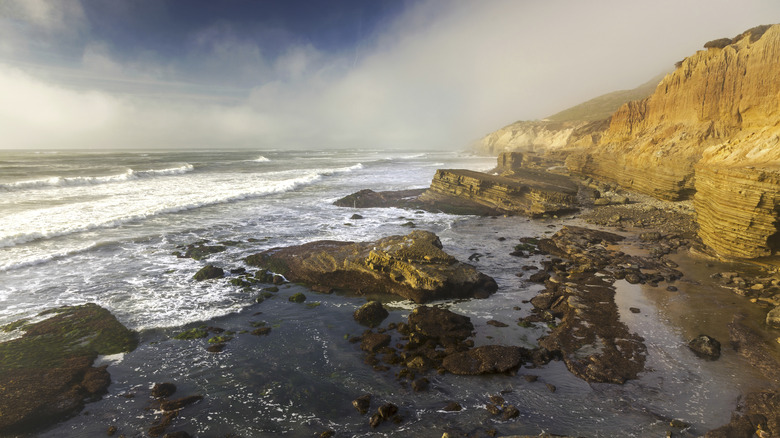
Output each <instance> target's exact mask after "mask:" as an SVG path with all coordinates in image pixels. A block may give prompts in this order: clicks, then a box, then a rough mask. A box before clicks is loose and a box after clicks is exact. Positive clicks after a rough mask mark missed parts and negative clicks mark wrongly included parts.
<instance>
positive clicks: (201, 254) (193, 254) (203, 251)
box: [184, 245, 227, 260]
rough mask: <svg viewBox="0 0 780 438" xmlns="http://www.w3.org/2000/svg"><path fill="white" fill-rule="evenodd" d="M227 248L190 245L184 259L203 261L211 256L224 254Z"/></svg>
mask: <svg viewBox="0 0 780 438" xmlns="http://www.w3.org/2000/svg"><path fill="white" fill-rule="evenodd" d="M226 249H227V248H226V247H224V246H216V245H215V246H208V245H190V246H189V247H187V251H186V252H185V253H184V257H190V258H192V259H195V260H202V259H204V258H206V257H207V256H208V255H209V254H214V253H218V252H223V251H225V250H226Z"/></svg>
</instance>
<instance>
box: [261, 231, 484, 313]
mask: <svg viewBox="0 0 780 438" xmlns="http://www.w3.org/2000/svg"><path fill="white" fill-rule="evenodd" d="M246 263H247V264H249V265H251V266H257V267H260V268H262V269H266V270H270V271H272V272H275V273H277V274H281V275H283V276H285V277H286V278H287V280H289V281H293V282H303V283H307V284H310V285H314V286H325V287H330V288H336V289H343V290H348V291H352V292H356V293H358V294H367V293H391V294H396V295H399V296H401V297H404V298H407V299H410V300H412V301H414V302H417V303H425V302H429V301H433V300H438V299H445V298H473V297H483V298H484V297H487V296H488V295H489V294H491V293H493V292H495V291H496V289H497V288H498V286H497V285H496V282H495V281H494V280H493V279H492V278H491V277H488V276H487V275H485V274H482V273H481V272H479V271H477V270H476V269H475V268H474V267H473V266H471V265H467V264H464V263H460V262H458V261H457V260H456V259H455V258H454V257H452V256H450V255H449V254H447V253H446V252H444V251H443V250H442V244H441V241H440V240H439V238H438V237H437V236H436V235H435V234H433V233H431V232H428V231H413V232H411V233H409V234H407V235H406V236H390V237H386V238H383V239H380V240H377V241H375V242H357V243H356V242H337V241H317V242H310V243H307V244H304V245H298V246H291V247H286V248H273V249H269V250H267V251H263V252H262V253H259V254H255V255H253V256H250V257H248V258H247V259H246Z"/></svg>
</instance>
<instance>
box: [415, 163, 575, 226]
mask: <svg viewBox="0 0 780 438" xmlns="http://www.w3.org/2000/svg"><path fill="white" fill-rule="evenodd" d="M577 191H578V188H577V185H576V184H574V183H573V182H572V181H571V180H569V178H568V177H565V176H563V175H557V174H553V173H549V172H545V171H542V170H534V169H522V168H516V167H515V168H513V171H512V172H511V177H509V176H498V175H489V174H486V173H481V172H475V171H472V170H464V169H439V170H437V171H436V175H435V176H434V177H433V181H432V182H431V187H430V189H428V191H426V192H425V193H423V194H422V195H421V196H420V199H421V200H423V201H428V202H447V199H448V198H449V199H466V200H469V201H472V202H475V203H477V204H481V205H484V206H487V207H490V208H492V209H495V210H498V211H500V212H504V213H510V214H522V215H527V216H532V217H535V216H541V215H544V214H559V213H565V212H571V211H574V210H576V206H577Z"/></svg>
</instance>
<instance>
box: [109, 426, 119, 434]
mask: <svg viewBox="0 0 780 438" xmlns="http://www.w3.org/2000/svg"><path fill="white" fill-rule="evenodd" d="M117 430H118V429H117V428H116V426H108V430H106V435H108V436H114V434H115V433H116V431H117Z"/></svg>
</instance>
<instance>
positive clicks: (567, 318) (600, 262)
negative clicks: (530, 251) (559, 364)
mask: <svg viewBox="0 0 780 438" xmlns="http://www.w3.org/2000/svg"><path fill="white" fill-rule="evenodd" d="M622 239H623V237H622V236H619V235H617V234H612V233H607V232H604V231H597V230H591V229H587V228H580V227H570V226H567V227H563V228H562V229H561V230H560V231H558V232H557V233H555V235H553V237H552V238H550V239H543V240H541V241H539V249H540V250H542V251H543V252H546V253H548V254H551V255H556V256H560V257H563V258H566V259H568V260H570V261H571V263H572V265H573V266H571V267H569V268H568V269H566V268H563V267H561V268H560V269H552V270H551V272H552V273H554V274H555V278H554V279H551V280H549V281H547V282H546V290H545V291H544V292H542V293H540V294H539V295H538V296H537V297H535V298H534V299H533V300H531V303H532V304H533V305H534V308H535V312H536V315H532V317H529V318H531V319H529V318H526V320H525V321H526V322H530V321H532V320H534V319H536V318H535V317H537V316H538V317H540V319H541V320H544V321H546V322H548V323H550V324H552V325H553V328H552V330H551V332H550V334H549V335H547V336H545V337H543V338H541V339H540V340H539V345H540V346H541V347H543V348H546V349H547V350H549V351H560V352H561V354H562V356H563V361H564V362H565V363H566V366H567V368H568V369H569V371H571V372H572V373H573V374H574V375H576V376H578V377H580V378H581V379H583V380H586V381H589V382H609V383H619V384H622V383H624V382H625V381H626V380H629V379H636V378H637V375H638V374H639V373H640V372H641V371H642V370H643V369H644V365H645V358H646V355H647V347H646V346H645V344H644V339H642V337H640V336H639V335H637V334H636V333H632V332H631V331H630V330H629V329H628V327H627V326H626V325H625V324H624V323H623V322H621V321H620V314H619V312H618V308H617V305H616V303H615V287H614V286H613V285H612V283H613V282H614V280H615V276H616V273H614V272H610V271H609V270H608V269H615V268H614V267H613V266H609V265H611V264H617V263H615V262H614V261H613V260H612V259H613V258H614V257H616V251H615V250H609V249H607V248H606V247H607V246H608V245H612V244H615V243H617V242H619V241H620V240H622ZM621 262H623V263H625V265H627V266H632V265H633V266H638V265H639V263H630V262H629V261H628V260H621ZM626 262H629V263H626ZM550 266H551V267H552V265H550ZM636 272H639V270H638V269H636ZM630 274H633V272H630V273H629V274H626V273H622V276H623V277H624V278H627V275H630ZM634 275H635V274H634ZM558 318H560V323H559V324H555V322H556V321H557V319H558Z"/></svg>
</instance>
